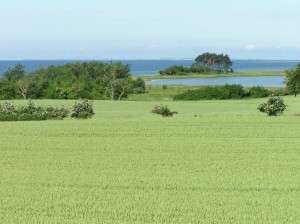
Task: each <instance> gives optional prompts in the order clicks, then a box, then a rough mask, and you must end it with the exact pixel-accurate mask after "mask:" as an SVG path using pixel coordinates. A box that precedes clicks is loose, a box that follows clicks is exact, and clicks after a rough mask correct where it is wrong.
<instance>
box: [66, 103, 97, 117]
mask: <svg viewBox="0 0 300 224" xmlns="http://www.w3.org/2000/svg"><path fill="white" fill-rule="evenodd" d="M93 115H94V110H93V104H92V101H89V100H87V99H83V100H80V101H79V102H75V104H74V105H73V107H72V108H71V117H74V118H78V119H87V118H91V117H92V116H93Z"/></svg>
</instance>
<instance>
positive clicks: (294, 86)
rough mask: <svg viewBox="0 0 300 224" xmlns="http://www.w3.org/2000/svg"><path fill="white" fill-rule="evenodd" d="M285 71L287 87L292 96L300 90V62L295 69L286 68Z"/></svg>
mask: <svg viewBox="0 0 300 224" xmlns="http://www.w3.org/2000/svg"><path fill="white" fill-rule="evenodd" d="M285 73H286V78H285V83H286V86H287V89H288V90H289V91H290V92H291V93H292V94H294V96H297V94H298V93H299V91H300V63H298V64H297V68H296V69H291V70H287V71H286V72H285Z"/></svg>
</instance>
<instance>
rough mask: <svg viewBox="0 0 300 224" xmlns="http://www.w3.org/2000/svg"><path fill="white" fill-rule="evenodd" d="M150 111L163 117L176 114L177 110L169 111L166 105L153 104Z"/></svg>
mask: <svg viewBox="0 0 300 224" xmlns="http://www.w3.org/2000/svg"><path fill="white" fill-rule="evenodd" d="M152 113H154V114H159V115H162V116H163V117H172V116H173V114H177V111H171V110H170V109H169V108H168V106H166V105H155V107H154V108H153V109H152Z"/></svg>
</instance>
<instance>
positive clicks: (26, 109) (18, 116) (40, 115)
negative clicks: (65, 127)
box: [0, 100, 69, 121]
mask: <svg viewBox="0 0 300 224" xmlns="http://www.w3.org/2000/svg"><path fill="white" fill-rule="evenodd" d="M68 114H69V110H68V109H66V108H63V107H62V108H58V107H52V106H48V107H45V108H43V107H36V106H35V105H34V103H33V102H32V101H31V100H29V101H28V103H27V105H25V106H21V107H19V108H17V109H16V108H15V106H14V105H13V104H12V103H8V102H4V103H3V104H0V121H33V120H36V121H38V120H47V119H64V118H65V117H67V116H68Z"/></svg>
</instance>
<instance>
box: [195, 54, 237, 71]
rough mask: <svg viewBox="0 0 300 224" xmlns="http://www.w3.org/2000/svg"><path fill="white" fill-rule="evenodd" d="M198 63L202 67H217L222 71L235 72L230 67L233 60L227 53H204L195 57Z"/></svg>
mask: <svg viewBox="0 0 300 224" xmlns="http://www.w3.org/2000/svg"><path fill="white" fill-rule="evenodd" d="M195 61H196V64H197V65H198V66H201V67H205V68H209V69H215V70H217V71H220V72H225V73H227V72H229V71H231V72H233V70H232V69H231V68H230V66H232V61H231V60H230V58H229V56H228V55H227V54H225V55H224V54H215V53H208V52H206V53H203V54H201V55H199V56H197V58H196V59H195Z"/></svg>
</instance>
